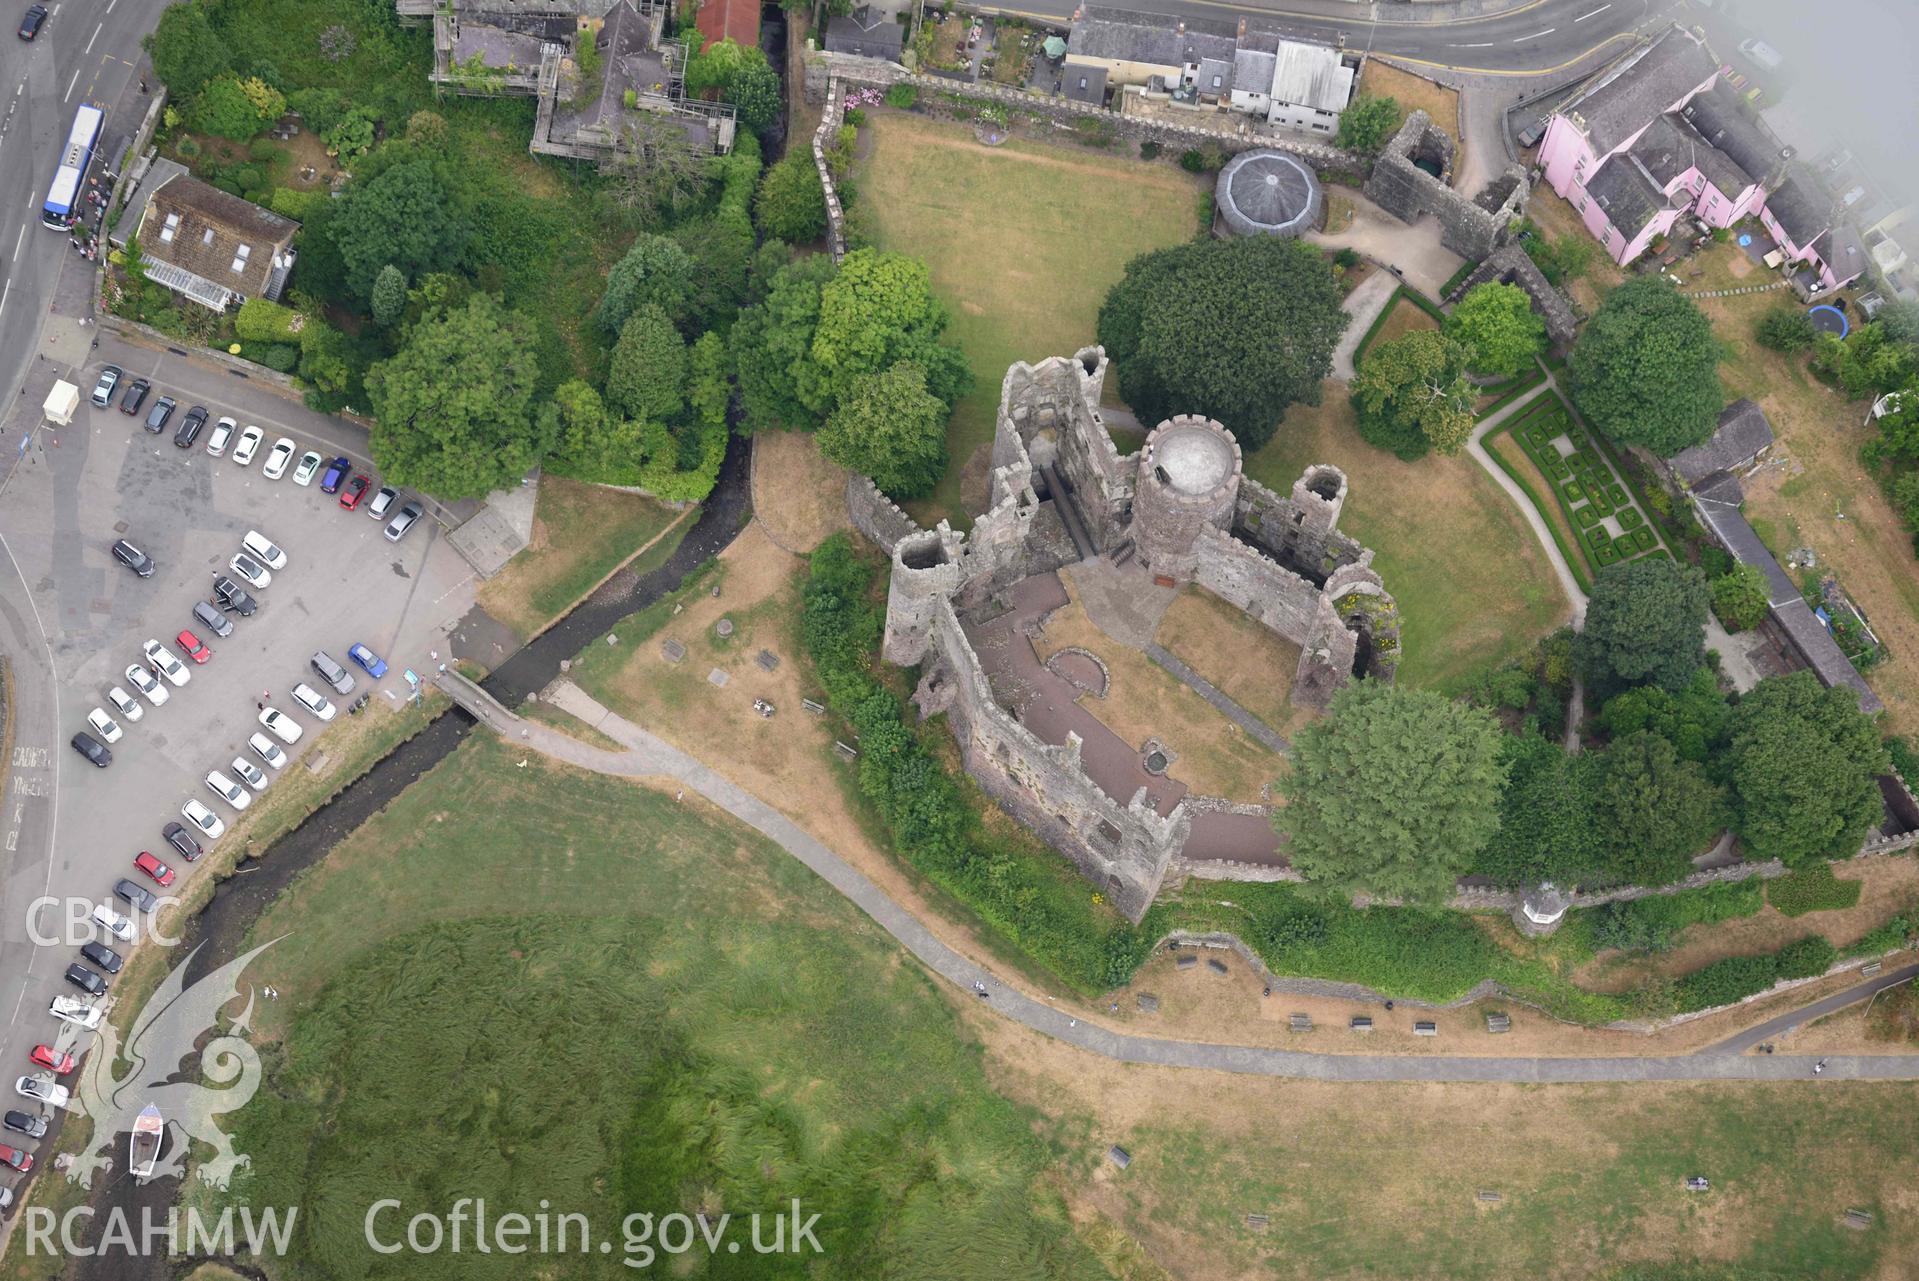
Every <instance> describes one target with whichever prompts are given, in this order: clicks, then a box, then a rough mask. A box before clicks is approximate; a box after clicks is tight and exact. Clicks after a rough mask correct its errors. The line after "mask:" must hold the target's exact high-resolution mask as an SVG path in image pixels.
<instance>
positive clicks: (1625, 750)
mask: <svg viewBox="0 0 1919 1281" xmlns="http://www.w3.org/2000/svg"><path fill="white" fill-rule="evenodd" d="M1597 759H1598V761H1599V772H1600V776H1599V783H1598V787H1597V789H1596V792H1595V794H1594V797H1593V818H1594V823H1595V828H1596V830H1597V832H1598V833H1599V835H1600V839H1601V840H1602V841H1603V842H1604V845H1605V851H1606V853H1605V864H1606V871H1607V873H1608V876H1609V879H1610V880H1612V881H1613V882H1614V883H1616V884H1622V885H1666V884H1670V883H1671V882H1673V881H1676V880H1679V879H1680V878H1682V877H1684V876H1686V875H1688V874H1690V873H1691V871H1692V870H1693V869H1692V859H1693V858H1694V856H1696V855H1698V854H1701V853H1703V852H1704V851H1705V849H1706V847H1707V846H1708V845H1709V844H1711V842H1712V840H1713V838H1714V837H1715V836H1716V835H1718V833H1719V831H1720V829H1721V828H1723V827H1724V826H1725V824H1726V818H1727V812H1726V797H1725V792H1724V790H1723V789H1721V788H1720V786H1719V785H1718V784H1717V783H1715V782H1713V781H1712V779H1710V778H1709V777H1707V775H1706V770H1705V767H1704V766H1702V765H1700V764H1699V763H1698V762H1696V761H1689V760H1682V759H1681V758H1680V755H1679V752H1678V751H1677V749H1675V748H1674V747H1673V745H1672V744H1671V743H1670V742H1668V741H1666V739H1664V738H1662V737H1661V736H1660V735H1658V734H1654V733H1651V732H1649V731H1646V730H1641V731H1640V732H1638V733H1636V734H1629V735H1627V736H1626V737H1625V738H1621V739H1617V740H1615V741H1614V742H1613V743H1612V745H1611V746H1610V747H1608V748H1607V749H1606V750H1605V752H1604V753H1602V754H1600V755H1599V756H1598V757H1597Z"/></svg>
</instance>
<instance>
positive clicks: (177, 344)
mask: <svg viewBox="0 0 1919 1281" xmlns="http://www.w3.org/2000/svg"><path fill="white" fill-rule="evenodd" d="M99 320H100V326H101V328H103V329H110V330H112V331H113V332H114V333H116V334H119V335H120V336H121V337H122V338H127V339H133V340H144V341H145V342H149V343H159V344H160V345H161V346H163V347H167V348H170V349H172V350H174V351H183V352H185V353H186V354H187V356H188V358H189V359H206V360H210V361H212V362H213V363H214V364H216V365H220V366H223V367H224V368H226V369H228V370H230V371H232V372H233V373H236V374H239V375H242V376H243V377H245V378H248V379H250V380H251V381H253V382H256V383H265V384H266V385H267V386H269V387H277V388H279V389H280V390H281V391H284V392H286V393H287V394H288V395H289V396H291V397H292V398H293V399H295V400H303V399H304V397H305V395H306V393H305V391H304V390H303V389H302V388H301V386H300V382H299V379H297V378H295V377H294V376H293V375H292V374H283V373H281V372H279V371H278V370H277V369H268V368H267V367H266V366H265V365H256V364H254V363H253V362H252V361H250V360H242V359H241V358H240V357H238V356H235V355H233V354H232V353H231V352H225V351H221V350H220V349H219V348H218V347H197V346H194V345H193V340H192V339H191V338H175V337H174V336H173V335H172V334H165V333H161V332H160V331H159V330H158V329H155V328H154V327H153V326H152V325H143V324H141V323H140V322H139V321H137V320H128V319H126V318H125V317H124V316H116V315H114V314H113V313H112V312H104V311H103V312H101V313H100V317H99ZM348 416H349V415H346V414H341V415H340V417H342V418H345V417H348Z"/></svg>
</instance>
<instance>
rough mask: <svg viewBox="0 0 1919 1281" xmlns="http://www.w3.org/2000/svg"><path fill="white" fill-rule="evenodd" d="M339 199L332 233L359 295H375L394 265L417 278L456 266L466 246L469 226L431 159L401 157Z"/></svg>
mask: <svg viewBox="0 0 1919 1281" xmlns="http://www.w3.org/2000/svg"><path fill="white" fill-rule="evenodd" d="M334 203H335V204H337V205H338V206H339V208H338V209H337V210H335V211H334V212H333V215H332V217H331V218H330V219H328V221H327V229H328V234H329V235H330V237H331V238H332V241H333V244H334V245H335V247H336V248H338V250H339V252H340V259H341V261H342V262H343V263H344V264H345V267H346V276H347V279H346V284H347V287H348V288H349V289H350V290H351V291H352V293H353V295H354V296H355V297H356V298H367V299H370V298H371V296H372V292H373V282H374V280H375V279H376V278H377V277H378V276H379V274H380V269H381V268H382V267H385V266H387V265H388V264H389V263H391V264H392V265H393V266H394V267H396V268H398V269H399V270H400V271H401V272H402V273H404V274H405V275H407V276H409V277H412V278H415V279H418V278H419V277H420V276H422V275H424V274H426V273H428V272H434V271H442V270H444V269H446V268H448V267H450V266H452V265H454V264H455V263H456V262H458V261H459V260H460V257H461V254H462V252H463V251H464V249H465V245H466V238H467V227H466V224H465V222H464V220H463V219H462V217H461V215H460V213H459V212H458V206H457V204H456V203H455V201H454V199H453V194H452V192H450V191H449V190H448V189H447V186H446V183H445V182H443V181H442V180H441V178H440V175H439V173H438V171H437V170H436V169H435V168H434V166H433V164H432V162H431V161H428V160H425V159H417V158H416V159H407V160H402V161H400V162H399V163H398V164H394V165H391V166H389V167H388V168H386V169H384V170H382V171H381V172H380V173H379V174H377V175H376V176H374V177H373V178H372V179H371V180H370V181H368V182H367V183H366V185H365V186H361V185H359V184H358V183H356V184H354V185H353V186H351V187H349V188H348V189H347V194H346V195H345V196H344V197H342V198H341V199H340V200H338V201H336V202H334Z"/></svg>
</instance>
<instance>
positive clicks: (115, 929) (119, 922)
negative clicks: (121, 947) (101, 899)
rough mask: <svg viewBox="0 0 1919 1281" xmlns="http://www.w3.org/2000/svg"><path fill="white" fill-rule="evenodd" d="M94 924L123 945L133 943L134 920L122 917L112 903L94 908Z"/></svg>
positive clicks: (101, 904)
mask: <svg viewBox="0 0 1919 1281" xmlns="http://www.w3.org/2000/svg"><path fill="white" fill-rule="evenodd" d="M93 923H94V924H95V925H98V926H99V927H100V928H101V929H103V930H105V931H106V932H107V933H109V934H111V935H113V937H115V938H117V939H119V940H120V941H121V942H122V943H131V942H133V918H131V917H127V916H122V915H120V914H119V913H118V912H116V911H114V910H113V905H112V904H110V903H100V904H98V905H96V906H95V907H94V909H93Z"/></svg>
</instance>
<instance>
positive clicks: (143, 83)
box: [140, 76, 147, 93]
mask: <svg viewBox="0 0 1919 1281" xmlns="http://www.w3.org/2000/svg"><path fill="white" fill-rule="evenodd" d="M146 91H147V78H146V77H145V76H141V77H140V92H141V93H145V92H146Z"/></svg>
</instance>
